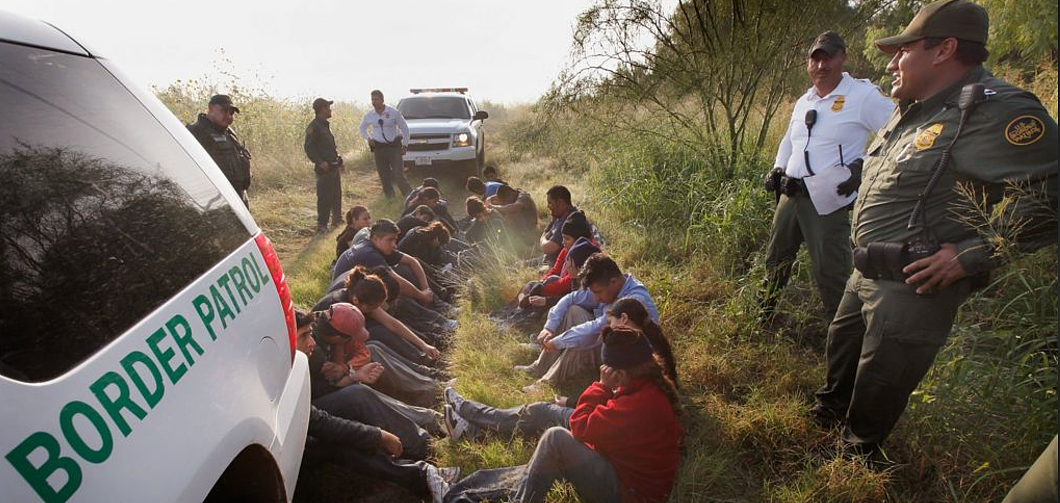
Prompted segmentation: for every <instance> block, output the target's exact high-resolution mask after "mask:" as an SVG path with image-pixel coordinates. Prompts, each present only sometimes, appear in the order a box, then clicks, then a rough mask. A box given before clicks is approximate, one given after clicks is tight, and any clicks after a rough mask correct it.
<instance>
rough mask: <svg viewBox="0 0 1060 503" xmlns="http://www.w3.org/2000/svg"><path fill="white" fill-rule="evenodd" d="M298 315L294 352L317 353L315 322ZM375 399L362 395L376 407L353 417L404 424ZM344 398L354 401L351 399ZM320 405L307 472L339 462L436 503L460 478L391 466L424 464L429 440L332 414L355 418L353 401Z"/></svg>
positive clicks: (313, 415) (452, 471)
mask: <svg viewBox="0 0 1060 503" xmlns="http://www.w3.org/2000/svg"><path fill="white" fill-rule="evenodd" d="M299 314H301V316H298V317H297V318H298V320H299V327H298V328H299V330H298V335H297V337H296V339H295V348H296V349H297V350H298V351H301V352H302V353H305V354H306V355H308V356H312V354H313V352H314V350H315V348H316V341H315V340H314V339H313V337H312V336H311V335H310V332H311V331H310V330H309V327H310V325H311V323H312V318H311V317H309V316H306V315H305V314H304V313H299ZM311 377H312V376H311ZM358 388H359V387H358ZM372 396H374V395H371V394H359V395H358V397H357V399H358V400H363V401H373V402H375V403H374V404H363V403H362V404H356V405H358V407H355V409H356V410H357V411H358V412H355V413H356V414H362V413H364V414H366V415H367V416H368V417H370V418H375V419H379V420H381V421H386V422H390V423H391V424H400V421H399V420H398V419H397V418H396V417H395V416H396V415H395V414H393V413H392V412H393V411H392V410H391V411H387V410H386V409H387V406H386V404H384V403H383V402H381V401H379V400H372V398H371V397H372ZM346 398H352V396H350V397H346ZM318 402H319V400H318V401H314V405H313V406H311V407H310V412H309V432H308V438H307V439H306V454H305V456H304V457H303V458H302V462H303V470H302V472H303V473H311V472H312V470H311V469H306V468H307V467H308V468H312V467H313V466H314V465H315V464H317V463H320V462H325V461H331V462H338V463H342V464H344V465H347V466H349V467H350V468H352V469H353V470H354V471H356V472H357V473H359V474H362V475H365V476H368V477H373V478H377V479H379V480H384V481H387V482H393V483H396V484H398V485H400V486H402V487H405V488H407V489H408V490H409V491H412V492H413V493H414V494H415V495H416V496H417V497H421V498H429V499H430V500H431V501H432V502H435V503H440V502H441V501H442V497H443V496H445V493H446V492H447V491H448V490H449V482H450V481H452V480H454V479H455V478H456V477H457V476H459V469H458V468H437V467H435V466H434V465H432V464H430V463H427V462H426V461H417V462H415V463H410V464H400V463H396V462H394V461H393V459H394V458H399V457H402V456H403V455H404V457H406V458H416V459H424V458H425V457H426V455H427V444H426V440H427V439H425V438H422V437H421V436H420V435H412V436H410V437H407V438H411V439H415V441H414V442H413V443H412V444H409V443H406V441H404V440H403V439H402V438H401V437H399V436H398V435H395V434H393V433H391V432H390V431H388V430H387V429H385V428H384V427H383V426H381V424H385V423H380V424H374V425H373V424H365V423H362V422H359V421H358V420H356V419H354V418H351V417H340V416H338V415H332V414H330V413H329V412H328V409H329V408H330V409H331V410H335V411H336V414H341V413H343V412H345V413H353V412H351V409H350V406H352V405H355V404H353V403H351V402H350V401H349V400H342V401H341V403H342V404H343V405H342V406H340V405H339V404H340V401H339V400H336V399H334V398H333V399H331V400H328V401H327V402H326V403H321V404H320V405H321V406H322V407H321V408H318V407H317V403H318ZM421 410H423V409H421ZM365 411H374V412H375V413H366V412H365ZM383 418H389V419H383ZM367 420H369V419H366V421H367ZM407 448H411V449H414V451H412V452H410V451H409V450H407Z"/></svg>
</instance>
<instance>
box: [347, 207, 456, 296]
mask: <svg viewBox="0 0 1060 503" xmlns="http://www.w3.org/2000/svg"><path fill="white" fill-rule="evenodd" d="M400 233H401V230H400V229H398V226H397V225H396V224H395V223H394V222H392V221H390V220H386V219H383V220H379V221H377V222H376V223H375V224H373V225H372V227H371V231H369V239H368V242H367V243H364V244H360V245H355V246H354V247H353V248H350V249H349V250H347V251H346V252H344V253H343V254H342V255H341V256H339V259H338V260H337V261H335V266H334V267H333V268H332V270H331V281H332V282H333V283H334V282H336V281H337V282H338V283H340V284H341V283H342V282H343V281H345V278H346V273H347V272H348V271H349V270H351V269H353V268H354V267H356V266H359V265H363V266H365V267H367V268H369V269H371V268H373V267H376V266H380V265H385V266H389V267H390V268H391V271H390V273H391V275H392V276H393V277H394V278H395V279H397V280H398V284H399V285H400V286H401V294H402V295H405V296H408V297H412V298H413V299H416V300H417V301H419V302H420V303H421V304H424V305H429V304H432V303H434V300H435V299H434V293H433V292H432V291H431V288H430V285H429V284H428V283H427V273H426V272H424V270H423V266H422V265H420V262H419V261H418V260H416V259H415V258H413V257H410V256H408V255H405V254H404V253H401V252H400V251H398V249H397V240H398V234H400ZM398 265H404V266H406V267H408V268H409V269H410V270H411V271H412V274H413V275H414V276H415V279H416V282H417V283H419V287H417V286H415V285H413V284H412V283H411V282H409V281H408V280H407V279H405V278H404V277H402V276H401V275H399V274H398V273H396V272H394V271H393V268H394V267H395V266H398Z"/></svg>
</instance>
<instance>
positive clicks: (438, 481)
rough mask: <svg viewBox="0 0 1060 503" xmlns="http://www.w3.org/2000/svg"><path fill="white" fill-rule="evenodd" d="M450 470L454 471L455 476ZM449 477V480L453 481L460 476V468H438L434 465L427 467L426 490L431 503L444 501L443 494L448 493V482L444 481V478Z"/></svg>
mask: <svg viewBox="0 0 1060 503" xmlns="http://www.w3.org/2000/svg"><path fill="white" fill-rule="evenodd" d="M452 470H456V474H455V475H454V474H452ZM447 475H449V476H450V480H452V479H455V478H456V477H457V476H459V475H460V468H459V467H454V468H438V467H436V466H434V465H430V464H429V465H427V488H428V489H430V491H431V502H432V503H442V500H443V499H445V493H447V492H449V480H446V476H447Z"/></svg>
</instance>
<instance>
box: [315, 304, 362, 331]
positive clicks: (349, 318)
mask: <svg viewBox="0 0 1060 503" xmlns="http://www.w3.org/2000/svg"><path fill="white" fill-rule="evenodd" d="M324 319H325V320H326V321H327V322H328V324H329V325H331V328H334V329H335V331H337V332H339V334H340V335H344V336H347V337H352V338H354V339H361V340H363V339H367V338H368V331H367V330H365V329H364V314H362V313H361V310H360V309H357V306H354V305H353V304H347V303H345V302H338V303H335V304H332V305H331V307H329V308H328V310H327V311H324Z"/></svg>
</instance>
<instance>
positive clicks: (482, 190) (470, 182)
mask: <svg viewBox="0 0 1060 503" xmlns="http://www.w3.org/2000/svg"><path fill="white" fill-rule="evenodd" d="M501 185H507V184H505V183H501V182H483V181H482V179H480V178H479V177H477V176H470V177H468V178H467V183H466V184H465V185H464V188H466V189H467V191H468V192H470V193H472V194H474V195H476V196H478V197H479V199H482V200H486V199H489V198H491V197H493V196H494V195H496V194H497V189H499V188H500V187H501Z"/></svg>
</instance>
